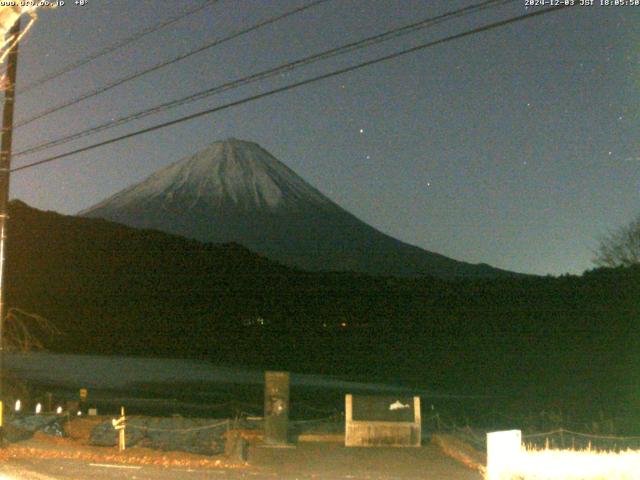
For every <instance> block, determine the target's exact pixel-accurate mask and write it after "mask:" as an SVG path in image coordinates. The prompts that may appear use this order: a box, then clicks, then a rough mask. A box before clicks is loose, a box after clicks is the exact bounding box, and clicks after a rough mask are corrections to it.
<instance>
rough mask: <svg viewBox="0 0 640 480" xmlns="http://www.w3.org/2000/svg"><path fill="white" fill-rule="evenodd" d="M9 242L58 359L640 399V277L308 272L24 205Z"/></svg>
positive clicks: (25, 292) (626, 273) (23, 290)
mask: <svg viewBox="0 0 640 480" xmlns="http://www.w3.org/2000/svg"><path fill="white" fill-rule="evenodd" d="M8 238H9V241H8V272H7V288H8V303H9V306H17V307H20V308H22V309H24V310H27V311H30V312H34V313H37V314H40V315H43V316H45V317H47V318H48V319H50V320H51V321H52V322H53V323H55V325H57V326H58V327H59V329H60V330H62V331H63V332H64V334H63V335H60V336H57V337H53V338H51V339H49V340H48V346H49V347H50V348H51V349H53V350H58V351H68V352H92V353H105V354H113V353H128V354H137V355H162V356H177V357H206V358H210V359H212V360H213V361H216V362H218V363H233V364H241V365H253V366H259V367H265V368H286V369H291V370H297V371H314V372H321V373H327V374H348V375H350V376H352V377H357V378H376V379H386V380H389V379H391V380H395V381H400V382H405V383H414V384H420V385H429V386H432V387H433V388H438V389H448V390H455V391H458V392H465V393H472V392H478V393H485V394H495V395H502V394H505V395H508V396H510V397H513V398H516V397H519V398H523V399H525V400H526V401H529V400H530V399H532V398H545V399H551V398H563V399H564V401H571V402H581V401H584V402H585V403H584V405H583V406H587V405H588V406H589V407H592V406H594V405H598V408H609V407H611V405H614V404H616V405H618V404H621V405H626V406H627V407H629V406H630V405H631V403H630V402H629V401H628V400H629V399H634V398H637V389H638V385H639V380H640V378H639V377H640V365H639V361H638V354H637V353H638V352H639V351H640V342H639V341H638V333H637V332H638V330H639V329H638V321H639V319H640V268H637V267H636V268H627V269H617V270H604V269H603V270H595V271H592V272H588V273H586V274H585V275H583V276H581V277H575V276H566V277H560V278H552V277H547V278H542V277H513V278H500V279H493V280H490V279H484V280H459V281H444V280H438V279H434V278H421V279H407V278H394V277H375V276H367V275H363V274H354V273H331V274H321V273H306V272H302V271H297V270H293V269H289V268H286V267H283V266H280V265H278V264H277V263H274V262H271V261H269V260H268V259H266V258H263V257H260V256H258V255H255V254H253V253H252V252H250V251H248V250H246V249H244V248H243V247H240V246H238V245H235V244H227V245H213V244H204V243H199V242H196V241H193V240H187V239H184V238H181V237H177V236H172V235H167V234H164V233H160V232H156V231H145V230H136V229H133V228H128V227H124V226H122V225H118V224H114V223H110V222H107V221H104V220H98V219H89V218H78V217H70V216H63V215H59V214H56V213H52V212H42V211H38V210H35V209H32V208H30V207H28V206H26V205H25V204H23V203H20V202H13V203H12V205H11V220H10V226H9V237H8ZM633 392H636V393H635V394H634V393H633ZM594 408H595V407H594ZM611 408H613V407H611ZM625 408H626V407H625ZM629 408H630V407H629Z"/></svg>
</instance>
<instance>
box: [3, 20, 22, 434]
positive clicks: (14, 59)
mask: <svg viewBox="0 0 640 480" xmlns="http://www.w3.org/2000/svg"><path fill="white" fill-rule="evenodd" d="M19 34H20V17H18V19H17V20H16V23H15V24H14V25H13V27H11V30H9V33H8V34H7V35H8V38H14V39H17V38H18V35H19ZM17 70H18V42H15V43H14V45H13V47H12V48H11V51H10V52H9V56H8V58H7V81H8V84H7V86H6V89H5V91H4V109H3V111H2V142H1V143H0V445H2V444H3V443H4V418H3V415H4V410H6V408H3V406H4V393H5V392H4V337H3V334H4V319H5V317H6V316H7V307H6V304H5V301H6V279H5V270H6V265H5V256H6V239H7V230H6V229H7V219H8V217H9V174H10V171H11V141H12V139H13V106H14V103H15V99H16V72H17Z"/></svg>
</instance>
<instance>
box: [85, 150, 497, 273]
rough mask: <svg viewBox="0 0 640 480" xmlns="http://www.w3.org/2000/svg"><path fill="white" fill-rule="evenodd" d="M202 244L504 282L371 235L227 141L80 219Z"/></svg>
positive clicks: (262, 154)
mask: <svg viewBox="0 0 640 480" xmlns="http://www.w3.org/2000/svg"><path fill="white" fill-rule="evenodd" d="M79 215H81V216H86V217H99V218H104V219H107V220H111V221H115V222H119V223H123V224H126V225H129V226H133V227H137V228H149V229H156V230H161V231H164V232H168V233H173V234H177V235H181V236H184V237H188V238H193V239H196V240H200V241H204V242H214V243H224V242H237V243H240V244H242V245H244V246H245V247H248V248H249V249H251V250H253V251H255V252H258V253H260V254H263V255H265V256H267V257H269V258H271V259H273V260H276V261H279V262H281V263H283V264H285V265H288V266H293V267H298V268H301V269H304V270H311V271H320V270H333V271H355V272H363V273H369V274H382V275H402V276H407V275H411V276H414V275H434V276H440V277H469V276H471V277H492V276H496V275H500V274H507V273H509V272H506V271H502V270H499V269H496V268H493V267H490V266H489V265H486V264H477V265H475V264H470V263H466V262H461V261H456V260H453V259H451V258H448V257H445V256H443V255H439V254H437V253H432V252H428V251H426V250H423V249H421V248H418V247H415V246H412V245H408V244H406V243H403V242H401V241H399V240H397V239H395V238H392V237H390V236H388V235H385V234H384V233H382V232H380V231H378V230H376V229H375V228H373V227H371V226H370V225H368V224H366V223H364V222H363V221H361V220H359V219H358V218H356V217H355V216H354V215H352V214H351V213H349V212H347V211H346V210H344V209H343V208H341V207H340V206H338V205H337V204H335V203H334V202H332V201H331V200H330V199H328V198H327V197H325V196H324V195H323V194H322V193H320V192H319V191H318V190H316V189H315V188H314V187H312V186H311V185H309V184H308V183H307V182H305V181H304V180H303V179H302V178H300V177H299V176H298V175H297V174H296V173H295V172H293V171H292V170H291V169H289V168H288V167H287V166H286V165H284V164H283V163H282V162H280V161H279V160H277V159H276V158H275V157H274V156H273V155H271V154H270V153H269V152H267V151H266V150H264V149H263V148H262V147H260V146H259V145H258V144H256V143H252V142H247V141H241V140H236V139H233V138H232V139H227V140H224V141H219V142H216V143H213V144H212V145H210V146H209V147H207V148H206V149H204V150H202V151H200V152H199V153H196V154H195V155H193V156H191V157H188V158H185V159H183V160H180V161H178V162H176V163H174V164H173V165H170V166H168V167H166V168H164V169H162V170H159V171H157V172H156V173H154V174H153V175H151V176H150V177H149V178H147V179H146V180H144V181H142V182H140V183H138V184H135V185H133V186H131V187H129V188H126V189H124V190H122V191H121V192H119V193H116V194H115V195H113V196H112V197H110V198H108V199H106V200H104V201H102V202H100V203H98V204H97V205H94V206H93V207H90V208H88V209H87V210H84V211H82V212H80V213H79Z"/></svg>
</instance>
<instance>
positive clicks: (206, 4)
mask: <svg viewBox="0 0 640 480" xmlns="http://www.w3.org/2000/svg"><path fill="white" fill-rule="evenodd" d="M218 1H219V0H205V1H204V3H203V4H201V5H198V6H197V7H195V8H192V9H190V10H187V11H186V12H184V13H181V14H180V15H177V16H173V17H171V18H169V19H167V20H164V21H162V22H160V23H157V24H155V25H151V26H149V27H147V28H145V29H143V30H141V31H139V32H137V33H134V34H133V35H131V36H129V37H127V38H125V39H123V40H120V41H119V42H116V43H114V44H112V45H109V46H107V47H105V48H103V49H102V50H98V51H97V52H95V53H92V54H90V55H88V56H86V57H84V58H82V59H80V60H78V61H76V62H74V63H70V64H69V65H67V66H65V67H62V68H61V69H59V70H56V71H55V72H53V73H51V74H49V75H47V76H45V77H42V78H40V79H39V80H36V81H35V82H33V83H30V84H28V85H27V86H26V87H24V88H20V89H18V93H19V94H20V93H25V92H28V91H29V90H32V89H34V88H36V87H39V86H40V85H42V84H44V83H47V82H49V81H51V80H53V79H55V78H58V77H60V76H62V75H64V74H65V73H69V72H71V71H73V70H75V69H77V68H80V67H82V66H83V65H86V64H87V63H89V62H92V61H93V60H95V59H97V58H100V57H102V56H104V55H108V54H110V53H112V52H114V51H116V50H118V49H119V48H122V47H124V46H126V45H129V44H130V43H133V42H136V41H138V40H140V39H141V38H142V37H145V36H147V35H149V34H151V33H154V32H157V31H158V30H161V29H163V28H165V27H168V26H169V25H173V24H174V23H176V22H179V21H180V20H182V19H183V18H186V17H188V16H190V15H193V14H194V13H198V12H200V11H202V10H204V9H205V8H208V7H209V6H210V5H213V4H214V3H216V2H218Z"/></svg>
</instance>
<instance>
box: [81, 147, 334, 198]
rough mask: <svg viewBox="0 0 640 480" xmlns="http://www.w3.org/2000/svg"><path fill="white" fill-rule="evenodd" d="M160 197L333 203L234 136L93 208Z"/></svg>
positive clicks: (277, 163)
mask: <svg viewBox="0 0 640 480" xmlns="http://www.w3.org/2000/svg"><path fill="white" fill-rule="evenodd" d="M150 201H161V202H166V203H181V204H186V205H187V207H194V206H196V205H198V204H201V205H207V206H213V207H216V208H220V207H222V206H224V205H225V204H228V203H229V202H232V203H233V204H234V206H236V207H239V208H242V209H244V210H250V209H255V208H256V207H257V208H258V209H267V210H276V209H278V208H285V207H295V206H296V204H297V203H313V204H316V205H334V204H333V202H331V200H329V199H328V198H326V197H325V196H324V195H322V193H320V192H319V191H318V190H316V189H315V188H313V187H311V186H310V185H309V184H308V183H306V182H305V181H304V180H303V179H302V178H300V177H299V176H298V175H297V174H296V173H294V172H293V171H292V170H291V169H289V168H288V167H287V166H286V165H284V164H283V163H281V162H280V161H279V160H277V159H276V158H274V157H273V156H272V155H271V154H270V153H269V152H267V151H266V150H264V149H263V148H262V147H260V146H259V145H258V144H256V143H252V142H246V141H242V140H236V139H233V138H230V139H227V140H224V141H219V142H215V143H213V144H212V145H210V146H209V147H207V148H205V149H204V150H202V151H200V152H198V153H196V154H195V155H192V156H191V157H187V158H185V159H182V160H180V161H178V162H176V163H174V164H172V165H170V166H168V167H166V168H164V169H162V170H159V171H158V172H156V173H154V174H152V175H151V176H150V177H148V178H147V179H146V180H144V181H143V182H141V183H139V184H137V185H134V186H132V187H130V188H128V189H125V190H123V191H122V192H120V193H118V194H116V195H114V196H113V197H111V198H108V199H107V200H105V201H103V202H101V203H100V204H98V205H96V206H95V207H93V208H92V210H93V209H95V208H101V207H107V208H109V209H111V208H122V207H126V206H127V205H131V204H136V203H139V202H143V203H146V202H150Z"/></svg>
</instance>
